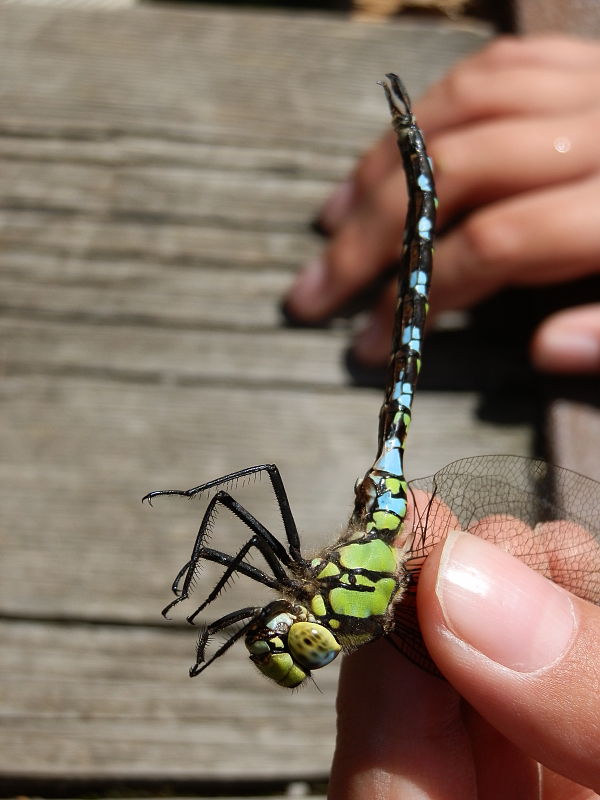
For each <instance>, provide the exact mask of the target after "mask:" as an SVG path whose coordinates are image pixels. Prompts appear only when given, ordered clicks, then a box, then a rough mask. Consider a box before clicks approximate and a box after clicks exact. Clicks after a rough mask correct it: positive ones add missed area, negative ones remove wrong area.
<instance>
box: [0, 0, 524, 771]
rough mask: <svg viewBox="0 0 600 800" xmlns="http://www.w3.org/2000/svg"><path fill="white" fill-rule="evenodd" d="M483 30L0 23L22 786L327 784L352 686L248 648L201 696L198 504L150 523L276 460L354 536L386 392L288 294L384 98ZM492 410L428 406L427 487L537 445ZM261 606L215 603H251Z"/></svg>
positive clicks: (168, 13) (318, 540) (9, 575)
mask: <svg viewBox="0 0 600 800" xmlns="http://www.w3.org/2000/svg"><path fill="white" fill-rule="evenodd" d="M488 35H489V32H488V31H487V30H486V29H485V28H483V27H478V26H471V25H467V24H461V25H454V24H450V23H444V24H432V23H425V22H417V21H415V22H413V21H411V22H402V23H397V24H396V23H390V24H386V25H379V24H359V23H352V22H349V21H348V20H343V19H340V18H336V17H333V16H327V15H304V14H302V15H293V14H283V13H280V14H276V13H273V14H271V13H269V14H267V13H264V12H259V11H239V10H236V11H232V10H229V9H223V8H221V9H211V8H206V7H204V6H203V7H201V8H198V9H191V8H188V9H183V8H175V7H173V8H143V7H135V8H130V9H127V8H121V9H119V10H116V9H108V8H103V9H91V8H90V9H87V10H82V9H77V8H74V7H69V8H64V9H62V8H60V7H57V8H52V7H42V6H35V7H33V6H32V7H28V6H26V5H22V6H18V5H13V4H5V3H1V4H0V45H1V48H2V53H3V69H2V71H1V72H0V97H1V99H2V109H3V113H2V119H1V122H0V164H1V169H2V175H3V180H2V183H1V185H0V238H1V243H2V248H1V250H0V294H1V300H0V310H1V311H2V316H1V318H0V326H1V327H0V341H1V346H0V347H1V359H2V364H1V368H2V381H1V382H0V402H1V411H2V413H1V414H0V437H1V441H2V449H1V458H0V486H1V489H0V492H1V494H2V496H1V498H0V500H1V504H2V509H3V510H2V529H1V536H2V559H1V560H0V614H1V616H2V618H3V619H2V623H1V624H2V636H3V639H2V641H3V647H2V648H1V650H0V676H1V678H2V681H3V685H4V686H5V687H6V688H5V690H4V691H3V694H2V697H1V701H0V712H1V715H0V722H1V724H2V732H1V734H0V736H1V739H0V775H2V776H4V777H5V778H6V779H8V777H11V779H14V778H15V776H16V779H17V781H18V778H19V776H22V777H23V778H24V777H25V776H29V778H32V777H33V778H39V779H40V780H47V781H48V782H49V783H48V785H50V784H52V781H54V782H55V784H52V785H57V784H56V782H57V781H63V782H64V781H67V782H68V780H69V779H72V780H75V778H77V779H78V780H82V779H86V778H89V779H90V780H91V779H92V778H96V779H98V778H104V779H106V778H111V777H115V778H118V779H119V780H120V781H121V782H122V783H124V784H125V785H126V784H127V781H134V780H135V779H140V778H145V779H148V780H151V781H152V780H156V782H157V785H158V784H159V783H160V781H164V780H165V778H168V779H169V780H172V781H174V782H175V785H176V781H177V780H183V779H197V780H207V779H227V778H229V779H230V778H231V777H232V776H233V777H236V778H245V779H249V780H250V779H251V780H264V779H266V778H272V777H274V776H275V777H279V778H281V777H284V778H285V777H287V778H298V777H302V776H305V777H313V776H315V775H321V776H323V775H325V774H326V772H327V769H328V764H329V759H330V755H331V751H332V747H333V736H334V721H333V720H334V716H333V703H334V699H333V698H334V691H335V680H336V668H335V667H332V668H330V669H328V670H326V671H325V672H326V674H325V673H323V676H322V678H321V677H319V681H318V683H319V687H320V688H321V690H322V694H320V693H319V692H317V691H316V690H315V689H314V688H313V687H308V688H307V690H306V691H303V692H300V693H298V694H292V693H289V694H286V693H284V692H282V691H277V690H275V689H273V688H272V687H271V686H270V685H267V682H266V681H264V680H263V679H261V677H260V676H259V675H258V674H256V672H255V671H254V670H253V668H251V666H250V665H249V664H248V661H247V658H246V657H245V655H244V652H243V646H240V647H238V648H236V650H237V652H232V653H231V654H230V655H229V657H228V658H226V659H223V660H222V662H221V664H220V668H216V669H213V670H211V671H208V672H207V673H206V675H205V676H204V677H203V678H202V679H196V680H194V681H190V680H189V678H188V677H187V669H188V666H189V664H190V662H191V661H192V659H193V654H194V643H195V633H194V631H193V630H191V629H190V628H189V627H188V626H186V625H185V624H184V623H183V622H181V616H180V615H176V616H177V620H179V621H175V622H174V623H172V624H171V625H169V624H168V623H166V622H165V623H163V622H162V621H161V617H160V609H161V607H162V606H163V605H164V604H165V603H166V602H167V601H168V600H169V596H170V595H169V584H170V581H171V580H172V578H173V577H174V575H175V573H176V571H177V570H178V568H179V567H180V565H181V564H182V563H183V561H184V560H185V559H186V558H187V556H188V553H189V550H190V548H191V546H192V541H193V537H194V534H195V531H196V530H197V526H198V523H199V518H200V515H201V513H202V504H201V503H200V502H194V503H186V502H177V501H175V500H171V501H170V502H167V501H165V502H160V503H159V502H157V503H156V504H155V507H154V508H153V509H150V508H148V507H142V505H141V504H140V502H139V501H140V498H141V496H142V495H143V494H144V493H145V492H146V491H148V490H149V489H155V488H167V487H183V488H187V487H189V486H191V485H193V484H194V483H197V482H200V481H203V480H206V479H208V478H211V477H214V476H216V475H219V474H225V473H227V472H228V471H231V470H233V469H235V468H238V467H241V466H247V465H249V464H252V463H260V462H265V461H274V462H276V463H278V464H279V466H280V468H281V470H282V472H283V474H284V477H285V479H286V484H287V485H288V487H289V492H290V499H291V502H292V506H293V508H294V511H295V513H296V516H297V519H298V523H299V526H300V528H301V530H302V532H303V537H304V539H305V541H306V543H307V544H306V547H307V548H308V549H309V550H310V549H312V548H316V547H318V546H319V544H322V543H324V542H326V541H328V540H329V539H330V537H331V536H332V535H334V534H335V533H337V531H338V530H339V529H340V526H342V525H343V524H344V522H345V520H346V519H347V516H348V514H349V511H350V506H351V503H352V487H353V485H354V481H355V479H356V478H357V477H358V476H360V475H361V474H362V473H363V472H364V470H365V469H366V468H367V466H368V465H369V463H370V461H371V460H372V457H373V448H374V443H375V434H376V415H377V410H378V406H379V403H380V393H379V391H374V390H356V389H353V388H352V387H350V386H349V385H348V383H349V382H348V378H347V376H346V374H345V372H344V370H343V369H342V367H341V356H342V354H343V350H344V348H345V346H346V343H347V336H348V332H349V329H348V326H341V327H335V328H333V329H331V330H321V331H304V330H282V329H281V328H280V325H279V314H278V311H277V305H278V302H279V298H280V297H281V295H282V293H283V292H284V290H285V288H286V287H287V286H288V285H289V282H290V281H291V279H292V277H293V273H294V271H295V270H296V269H297V268H298V266H299V265H300V264H301V263H303V262H304V261H305V260H306V259H307V258H309V257H310V256H311V255H312V254H314V253H315V252H317V250H318V249H319V247H320V246H321V242H320V241H319V240H318V239H317V237H316V236H315V235H314V234H312V233H310V231H309V227H308V223H309V221H310V219H311V218H312V217H313V216H314V214H315V213H316V211H317V210H318V208H319V204H320V203H321V202H322V201H323V199H324V198H325V197H326V196H327V193H328V192H329V191H330V189H331V187H332V185H333V184H334V183H335V182H336V181H338V180H340V179H341V178H342V177H343V176H344V175H345V174H346V173H347V171H348V169H349V168H350V166H351V164H352V163H353V160H354V158H355V156H356V154H357V153H358V152H360V150H361V149H362V148H363V147H365V146H366V145H367V144H368V143H369V142H370V140H371V139H372V138H373V137H374V136H375V135H376V134H377V133H378V131H379V130H380V129H381V128H382V127H383V126H385V124H386V111H385V105H384V104H383V102H382V98H381V96H380V92H379V91H378V90H377V87H376V86H375V85H374V82H375V80H376V79H378V78H379V77H380V76H381V75H382V74H383V72H385V71H387V70H389V69H390V68H394V69H397V70H398V71H400V72H402V74H403V77H404V78H405V79H406V81H407V83H408V85H409V86H410V89H411V90H412V91H413V92H414V93H418V92H419V91H421V90H422V89H423V88H424V87H425V86H426V85H427V84H428V83H430V82H431V81H433V80H434V79H435V78H436V77H437V76H438V75H440V74H441V73H442V72H443V71H444V70H445V69H447V67H448V66H449V65H450V64H451V63H452V62H453V61H454V60H455V59H456V58H457V57H459V56H460V55H462V54H463V53H466V52H468V51H470V50H473V49H475V48H477V47H478V46H480V45H481V44H482V43H483V42H484V41H485V40H486V38H487V36H488ZM475 404H476V398H475V397H474V396H473V395H469V394H463V395H443V394H427V395H423V396H421V397H420V398H419V402H418V404H417V407H416V409H415V423H414V427H413V430H412V431H411V446H410V456H409V457H410V465H411V473H412V474H413V475H418V474H423V473H428V472H431V471H432V470H433V469H435V468H436V467H439V466H441V465H442V464H443V463H445V462H447V461H449V460H452V459H453V458H458V457H460V456H463V455H468V454H473V453H480V452H490V451H499V452H523V451H524V450H525V449H526V441H527V432H526V431H525V430H524V429H523V428H518V427H515V428H508V429H503V430H498V429H497V428H495V427H493V426H490V425H483V424H481V423H474V421H473V409H474V406H475ZM252 489H253V487H247V488H246V489H245V490H244V491H243V493H242V497H243V500H244V502H247V503H248V504H249V505H250V506H251V508H252V509H253V510H254V511H255V513H256V514H257V515H259V516H261V517H262V516H264V517H265V519H266V521H267V523H268V524H271V525H273V526H274V527H276V525H277V516H276V514H275V513H274V511H273V507H272V505H273V504H272V501H271V498H270V497H269V493H268V491H267V487H266V486H265V484H264V482H263V483H262V484H261V485H260V486H257V487H256V489H257V491H256V492H254V491H252ZM220 521H222V527H221V526H220V527H219V536H220V537H222V541H223V543H224V546H228V547H229V546H233V545H234V541H235V537H236V536H237V537H241V535H242V533H241V531H239V530H238V529H237V528H236V527H235V526H234V525H231V524H230V521H228V520H227V519H226V516H225V515H224V516H223V517H221V518H220ZM210 579H211V573H210V571H208V570H207V573H206V578H205V580H206V581H207V582H209V581H210ZM249 584H250V582H248V581H237V582H236V583H235V585H234V586H233V587H232V589H231V591H230V592H228V593H227V594H226V596H225V599H224V601H223V602H224V603H225V602H226V603H228V604H230V605H229V608H233V607H236V606H235V605H234V604H236V603H240V604H246V603H247V602H253V603H254V602H257V600H256V597H258V596H259V595H258V594H257V593H256V587H255V586H253V585H249ZM261 596H262V595H261ZM11 785H15V784H14V783H13V784H11ZM60 785H62V783H61V784H60ZM78 785H79V784H78Z"/></svg>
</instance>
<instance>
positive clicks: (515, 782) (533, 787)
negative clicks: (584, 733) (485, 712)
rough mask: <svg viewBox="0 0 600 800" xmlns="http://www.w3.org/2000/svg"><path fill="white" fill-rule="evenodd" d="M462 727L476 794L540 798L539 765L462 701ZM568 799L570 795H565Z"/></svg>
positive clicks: (489, 797)
mask: <svg viewBox="0 0 600 800" xmlns="http://www.w3.org/2000/svg"><path fill="white" fill-rule="evenodd" d="M464 720H465V726H466V728H467V730H468V731H469V737H470V740H471V747H472V751H473V761H474V764H475V771H476V774H477V789H478V795H477V796H478V797H481V798H485V800H492V798H507V797H540V794H539V783H540V767H539V764H538V763H537V761H534V760H533V759H532V758H530V757H529V756H528V755H527V754H526V753H524V752H523V751H522V750H520V749H519V748H518V747H516V745H514V744H513V743H512V742H511V741H510V740H508V739H507V738H506V737H505V736H503V735H502V734H501V733H500V732H499V731H497V730H496V729H495V728H494V727H493V726H492V725H490V723H489V722H488V721H487V720H486V719H484V718H483V717H482V716H481V715H480V714H478V713H477V711H475V709H474V708H472V706H469V705H468V704H465V712H464ZM568 797H569V800H571V796H570V795H568Z"/></svg>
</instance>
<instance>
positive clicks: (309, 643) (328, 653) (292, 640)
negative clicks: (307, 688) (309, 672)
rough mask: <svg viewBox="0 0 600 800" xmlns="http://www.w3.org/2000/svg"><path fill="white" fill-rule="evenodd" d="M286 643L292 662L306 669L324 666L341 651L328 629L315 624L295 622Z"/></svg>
mask: <svg viewBox="0 0 600 800" xmlns="http://www.w3.org/2000/svg"><path fill="white" fill-rule="evenodd" d="M287 643H288V648H289V650H290V653H291V654H292V656H293V658H294V660H295V661H297V662H298V664H301V665H302V666H303V667H306V668H307V669H320V668H321V667H324V666H326V665H327V664H329V663H331V662H332V661H333V659H334V658H335V657H336V656H337V654H338V653H339V652H340V650H341V649H342V647H341V645H340V644H339V642H338V641H337V639H336V638H335V636H334V635H333V634H332V632H331V631H330V630H329V628H326V627H325V626H324V625H319V624H318V623H316V622H295V623H294V624H293V625H292V626H291V628H290V629H289V631H288V639H287Z"/></svg>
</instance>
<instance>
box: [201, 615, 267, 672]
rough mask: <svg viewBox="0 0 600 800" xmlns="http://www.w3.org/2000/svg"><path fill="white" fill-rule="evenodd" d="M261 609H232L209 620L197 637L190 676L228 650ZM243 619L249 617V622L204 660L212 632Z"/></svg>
mask: <svg viewBox="0 0 600 800" xmlns="http://www.w3.org/2000/svg"><path fill="white" fill-rule="evenodd" d="M261 610H262V609H261V608H260V607H254V608H253V607H248V608H242V609H240V610H239V611H233V612H231V613H230V614H225V616H224V617H221V618H220V619H217V620H215V622H211V624H210V625H207V626H206V628H205V629H204V630H203V631H202V633H201V634H200V636H199V637H198V645H197V648H196V663H195V664H194V665H193V666H192V667H191V668H190V678H194V677H195V676H196V675H199V674H200V673H201V672H204V670H205V669H206V668H207V667H209V666H210V665H211V664H212V663H213V661H216V659H217V658H220V656H222V655H223V653H226V652H227V650H229V648H230V647H231V646H232V645H233V644H235V643H236V642H237V640H238V639H240V638H241V637H242V636H243V635H244V633H245V632H246V630H247V629H248V626H249V625H250V624H251V623H252V621H253V619H254V617H256V616H257V615H258V614H260V612H261ZM243 619H249V620H250V622H248V623H247V624H246V625H243V626H242V627H241V628H240V630H238V631H235V633H233V634H232V635H231V636H230V637H229V639H227V641H225V642H224V643H223V644H222V645H221V647H219V648H218V650H216V651H215V652H214V653H213V655H212V656H211V657H210V658H209V659H208V661H205V659H204V653H205V651H206V645H207V644H208V641H209V639H210V637H211V636H212V635H213V634H215V633H218V632H219V631H222V630H223V629H224V628H227V627H228V626H229V625H234V624H235V623H236V622H241V620H243Z"/></svg>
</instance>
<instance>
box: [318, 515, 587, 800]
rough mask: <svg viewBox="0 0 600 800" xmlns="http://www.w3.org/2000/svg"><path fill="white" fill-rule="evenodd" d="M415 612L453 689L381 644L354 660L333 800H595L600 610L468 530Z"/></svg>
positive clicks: (429, 570) (442, 553)
mask: <svg viewBox="0 0 600 800" xmlns="http://www.w3.org/2000/svg"><path fill="white" fill-rule="evenodd" d="M546 524H548V525H550V524H551V523H546ZM549 533H550V532H549ZM417 606H418V612H419V622H420V626H421V630H422V633H423V636H424V638H425V641H426V644H427V647H428V649H429V651H430V653H431V654H432V656H433V657H434V659H435V661H436V663H437V665H438V667H439V668H440V669H441V670H442V672H443V673H444V676H445V677H446V678H447V679H448V681H449V683H446V682H445V681H442V680H439V679H438V678H435V677H433V676H431V675H429V674H427V673H425V672H423V671H422V670H420V669H419V668H418V667H416V666H413V665H412V664H410V663H409V662H408V661H406V660H405V659H404V658H402V657H400V656H399V655H398V653H396V652H395V651H394V650H393V649H392V648H391V647H390V646H389V645H388V644H387V643H386V642H385V641H379V642H376V643H374V644H373V645H369V646H367V647H363V648H361V649H359V650H358V651H357V652H356V653H354V654H353V655H351V656H349V657H347V658H345V659H344V662H343V664H342V671H341V676H340V688H339V695H338V738H337V746H336V753H335V757H334V763H333V769H332V776H331V787H330V797H331V798H332V800H336V799H337V798H344V800H372V798H377V800H385V798H400V797H402V798H415V799H416V798H419V800H427V799H431V800H432V799H433V798H436V799H439V800H454V798H456V799H457V800H459V799H460V800H469V799H470V798H479V800H482V799H484V800H485V799H489V798H507V797H510V798H536V799H537V798H543V800H590V799H591V798H597V797H598V795H596V794H595V793H594V790H595V791H597V792H598V791H600V692H599V689H598V687H599V685H600V608H598V607H596V606H594V605H592V604H591V603H587V602H585V601H583V600H580V599H579V598H577V597H574V596H573V595H570V594H569V593H567V592H566V591H565V590H564V589H561V588H560V587H558V586H556V585H555V584H553V583H551V582H550V581H548V580H547V579H545V578H543V577H542V576H541V575H539V574H538V573H536V572H534V571H532V570H530V569H529V568H528V567H526V566H525V565H524V564H523V563H522V562H521V561H519V560H517V559H516V558H514V557H513V556H511V555H509V554H508V553H506V552H504V551H503V550H501V549H500V548H498V547H495V546H493V545H491V544H489V543H488V542H485V541H483V540H482V539H480V538H477V537H475V536H472V535H470V534H460V533H453V534H451V535H450V536H449V537H448V538H447V539H446V541H445V542H444V543H442V544H440V545H438V546H437V547H436V549H435V550H434V551H433V552H432V554H431V555H430V556H429V558H428V559H427V560H426V562H425V565H424V567H423V571H422V573H421V577H420V581H419V587H418V594H417ZM540 764H543V765H544V766H543V767H541V766H540ZM585 787H590V788H585Z"/></svg>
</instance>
